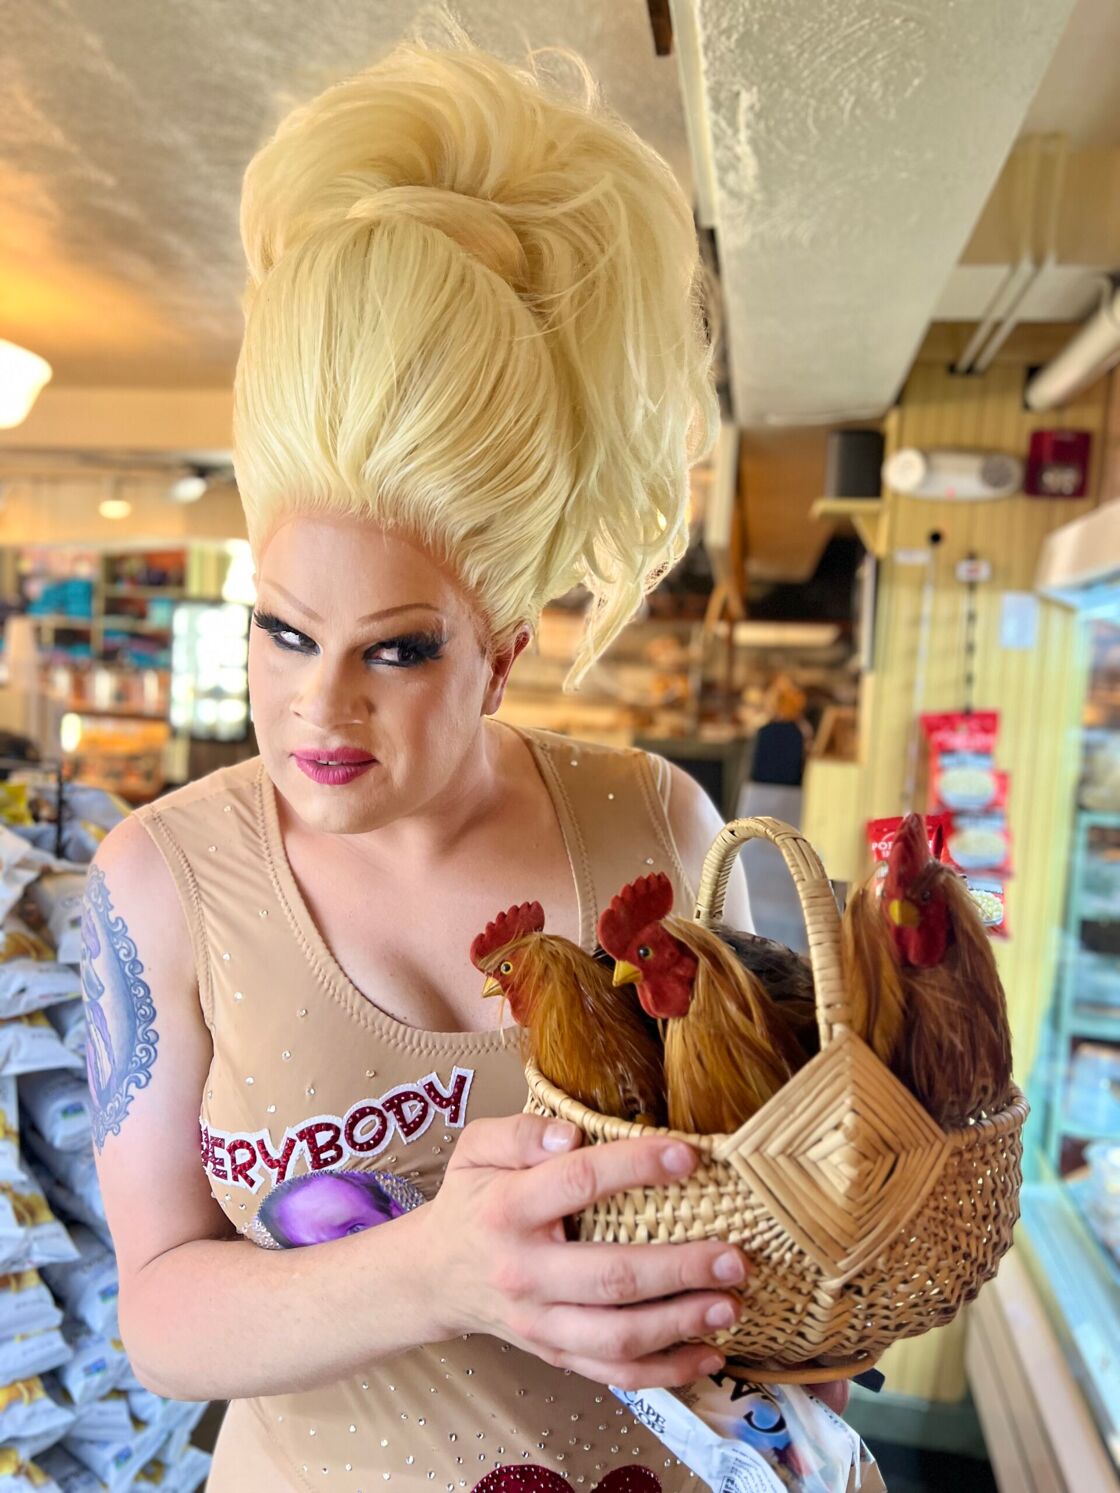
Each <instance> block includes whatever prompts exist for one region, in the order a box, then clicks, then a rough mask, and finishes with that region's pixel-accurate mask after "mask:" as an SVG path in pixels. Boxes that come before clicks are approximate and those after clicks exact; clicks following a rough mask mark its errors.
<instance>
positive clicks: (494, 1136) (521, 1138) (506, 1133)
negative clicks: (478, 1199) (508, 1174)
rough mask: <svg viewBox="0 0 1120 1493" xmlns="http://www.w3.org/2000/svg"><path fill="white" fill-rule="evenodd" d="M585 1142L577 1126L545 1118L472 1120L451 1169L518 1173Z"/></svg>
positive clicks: (514, 1117)
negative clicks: (477, 1168)
mask: <svg viewBox="0 0 1120 1493" xmlns="http://www.w3.org/2000/svg"><path fill="white" fill-rule="evenodd" d="M582 1139H583V1137H582V1135H581V1134H580V1132H579V1130H578V1129H577V1128H576V1126H575V1125H571V1124H569V1123H568V1122H567V1121H566V1120H552V1119H548V1118H546V1117H545V1116H544V1115H509V1116H507V1117H505V1118H502V1119H497V1120H472V1121H471V1123H470V1124H469V1125H467V1126H466V1127H465V1128H464V1130H463V1133H462V1135H461V1136H460V1137H459V1140H458V1143H457V1145H456V1147H455V1154H454V1156H453V1157H452V1160H451V1165H452V1166H453V1167H456V1168H461V1167H463V1166H472V1167H486V1168H496V1169H501V1170H510V1171H517V1170H520V1169H521V1168H523V1167H534V1166H539V1165H540V1163H541V1162H542V1161H549V1160H552V1159H554V1158H555V1157H556V1156H557V1155H558V1154H559V1153H561V1152H563V1151H570V1150H574V1149H575V1148H576V1147H577V1146H578V1145H579V1144H580V1141H581V1140H582ZM556 1216H557V1217H559V1216H561V1215H559V1214H558V1215H556Z"/></svg>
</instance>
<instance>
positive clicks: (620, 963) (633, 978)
mask: <svg viewBox="0 0 1120 1493" xmlns="http://www.w3.org/2000/svg"><path fill="white" fill-rule="evenodd" d="M641 979H642V972H641V970H640V969H636V968H635V967H634V965H632V964H627V963H626V960H625V959H618V960H616V961H615V966H614V979H613V980H612V981H611V984H612V985H638V984H640V983H641Z"/></svg>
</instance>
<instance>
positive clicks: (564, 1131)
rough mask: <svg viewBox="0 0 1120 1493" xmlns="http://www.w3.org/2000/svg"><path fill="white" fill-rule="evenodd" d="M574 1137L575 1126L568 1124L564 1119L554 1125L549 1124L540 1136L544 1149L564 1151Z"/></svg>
mask: <svg viewBox="0 0 1120 1493" xmlns="http://www.w3.org/2000/svg"><path fill="white" fill-rule="evenodd" d="M575 1138H576V1127H575V1126H574V1125H569V1124H568V1122H567V1121H566V1120H561V1121H560V1122H559V1123H558V1124H556V1125H550V1126H549V1127H548V1129H547V1130H546V1131H545V1133H544V1135H543V1137H542V1138H541V1145H542V1146H543V1147H544V1148H545V1150H546V1151H566V1150H567V1149H568V1147H569V1146H570V1145H571V1144H572V1142H573V1141H574V1140H575Z"/></svg>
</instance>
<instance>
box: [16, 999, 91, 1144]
mask: <svg viewBox="0 0 1120 1493" xmlns="http://www.w3.org/2000/svg"><path fill="white" fill-rule="evenodd" d="M51 1030H52V1031H53V1030H54V1028H53V1027H52V1028H51ZM60 1045H61V1044H60ZM67 1056H68V1057H70V1058H71V1059H72V1058H73V1055H72V1054H67ZM19 1100H20V1104H21V1105H22V1106H23V1108H24V1109H26V1110H27V1112H28V1113H29V1114H30V1116H31V1118H32V1119H33V1120H34V1121H35V1126H36V1129H37V1130H38V1131H39V1134H40V1135H41V1136H42V1137H43V1139H44V1140H45V1141H46V1142H47V1143H48V1144H49V1145H51V1146H54V1147H55V1149H56V1150H58V1151H83V1150H85V1149H86V1148H87V1147H88V1146H89V1143H90V1134H91V1132H92V1128H93V1120H92V1118H91V1116H90V1094H89V1085H88V1084H87V1083H86V1081H85V1079H84V1078H79V1077H78V1076H77V1074H75V1073H29V1074H28V1075H27V1076H26V1077H24V1078H21V1079H20V1085H19Z"/></svg>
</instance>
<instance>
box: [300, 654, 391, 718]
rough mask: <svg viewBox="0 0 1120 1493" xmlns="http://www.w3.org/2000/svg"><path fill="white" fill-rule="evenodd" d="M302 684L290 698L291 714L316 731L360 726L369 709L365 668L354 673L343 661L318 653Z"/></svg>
mask: <svg viewBox="0 0 1120 1493" xmlns="http://www.w3.org/2000/svg"><path fill="white" fill-rule="evenodd" d="M302 683H303V688H302V689H301V690H300V692H299V693H298V694H297V695H295V696H294V697H293V699H292V707H291V708H292V714H293V715H294V716H296V717H297V718H298V719H299V720H301V721H305V722H306V723H307V725H309V726H314V727H315V728H316V729H317V730H319V731H332V730H335V729H337V728H338V727H340V726H357V725H362V724H364V722H365V721H366V720H368V718H369V716H370V714H371V712H372V709H373V702H372V700H371V699H370V698H369V694H368V684H369V679H368V677H367V676H366V674H365V671H364V670H363V671H362V674H361V676H358V675H356V674H355V673H354V671H353V670H351V669H350V668H348V667H347V664H346V662H345V661H344V660H334V661H332V660H331V659H330V658H329V657H327V656H326V655H325V654H320V655H319V657H318V658H317V659H316V660H315V663H314V667H312V668H310V669H308V670H307V673H306V674H305V675H304V678H303V681H302Z"/></svg>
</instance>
